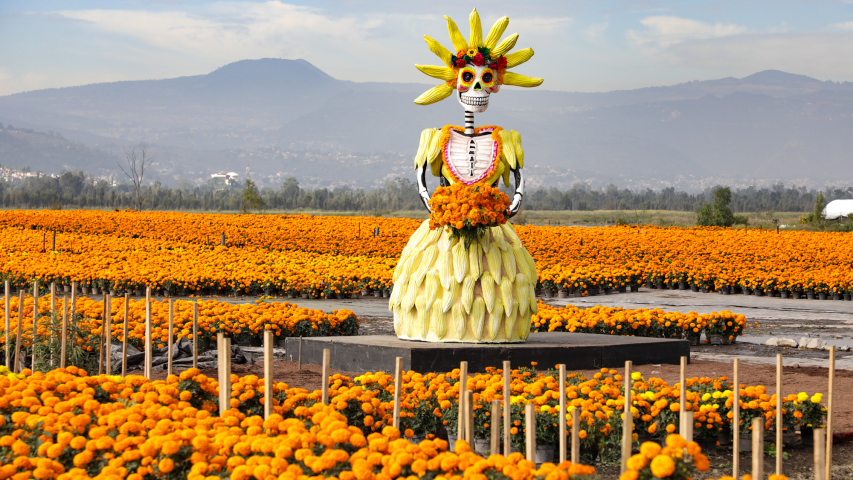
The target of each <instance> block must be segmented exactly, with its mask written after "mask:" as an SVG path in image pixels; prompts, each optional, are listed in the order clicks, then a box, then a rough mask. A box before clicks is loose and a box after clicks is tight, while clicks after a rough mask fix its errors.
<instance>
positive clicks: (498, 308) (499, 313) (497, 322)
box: [486, 304, 504, 341]
mask: <svg viewBox="0 0 853 480" xmlns="http://www.w3.org/2000/svg"><path fill="white" fill-rule="evenodd" d="M503 316H504V308H503V305H501V304H497V305H495V309H494V310H492V312H491V314H489V319H488V321H487V322H486V338H487V339H489V340H492V341H494V340H495V339H496V338H497V337H498V334H499V333H500V330H501V321H502V320H503Z"/></svg>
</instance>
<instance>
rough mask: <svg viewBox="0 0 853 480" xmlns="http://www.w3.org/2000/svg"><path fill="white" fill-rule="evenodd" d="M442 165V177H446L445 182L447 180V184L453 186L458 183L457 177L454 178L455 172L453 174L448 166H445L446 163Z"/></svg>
mask: <svg viewBox="0 0 853 480" xmlns="http://www.w3.org/2000/svg"><path fill="white" fill-rule="evenodd" d="M440 163H441V176H442V177H444V179H445V180H447V183H449V184H451V185H453V184H455V183H456V182H457V180H456V177H454V176H453V172H451V171H450V169H449V168H447V165H445V164H444V162H440Z"/></svg>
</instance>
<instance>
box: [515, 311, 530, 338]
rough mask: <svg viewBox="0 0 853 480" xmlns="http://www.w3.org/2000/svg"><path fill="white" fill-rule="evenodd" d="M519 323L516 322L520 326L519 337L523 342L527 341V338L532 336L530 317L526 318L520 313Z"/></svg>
mask: <svg viewBox="0 0 853 480" xmlns="http://www.w3.org/2000/svg"><path fill="white" fill-rule="evenodd" d="M518 319H519V321H517V322H516V325H517V326H518V327H517V328H518V336H519V338H521V339H522V340H527V337H529V336H530V315H529V314H528V315H527V316H524V315H522V314H521V312H519V313H518Z"/></svg>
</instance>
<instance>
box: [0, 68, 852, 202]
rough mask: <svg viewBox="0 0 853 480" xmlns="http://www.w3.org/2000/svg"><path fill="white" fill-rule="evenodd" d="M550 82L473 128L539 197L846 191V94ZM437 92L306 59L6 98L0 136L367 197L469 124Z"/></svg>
mask: <svg viewBox="0 0 853 480" xmlns="http://www.w3.org/2000/svg"><path fill="white" fill-rule="evenodd" d="M547 80H548V79H546V81H545V83H544V84H543V86H542V87H539V88H537V89H520V88H516V87H504V88H503V89H502V90H501V91H500V92H499V93H496V94H493V95H492V98H491V105H490V108H489V110H488V111H487V112H485V113H483V114H478V115H477V117H476V122H477V124H478V125H485V124H494V125H501V126H503V127H504V128H509V129H513V130H518V131H519V132H520V133H521V134H522V137H523V141H524V148H525V153H526V160H525V166H526V167H527V168H528V169H529V175H528V178H529V180H530V181H531V182H532V183H533V184H541V185H549V184H557V185H563V184H565V183H569V182H574V181H583V180H585V179H594V178H597V179H600V180H601V181H614V182H615V183H617V184H620V179H621V180H622V182H621V183H622V184H624V183H626V182H628V183H631V184H633V185H635V186H642V185H644V183H643V182H645V181H646V180H648V182H647V184H648V185H649V186H654V185H658V184H659V183H655V182H660V181H664V182H670V183H672V182H678V181H682V180H683V179H685V178H687V179H694V180H695V181H711V180H714V179H722V180H725V179H727V178H728V179H737V180H738V181H745V182H749V181H756V180H762V181H775V180H783V181H787V182H795V183H797V182H799V183H801V184H807V183H809V182H811V183H812V184H814V183H815V182H818V183H819V182H827V181H836V182H837V181H849V179H853V175H851V170H850V168H849V167H848V165H849V153H848V152H850V151H853V149H851V147H853V136H851V135H850V132H851V127H853V117H851V115H853V83H849V82H845V83H835V82H829V81H826V82H825V81H820V80H816V79H813V78H810V77H807V76H804V75H796V74H790V73H785V72H781V71H777V70H767V71H763V72H758V73H755V74H753V75H750V76H747V77H744V78H742V79H736V78H723V79H718V80H706V81H693V82H688V83H682V84H678V85H673V86H661V87H649V88H641V89H636V90H622V91H612V92H601V93H579V92H560V91H550V90H546V89H547V85H548V81H547ZM433 85H435V83H432V81H430V80H429V79H426V78H425V83H423V84H394V83H378V82H370V83H356V82H350V81H343V80H337V79H334V78H333V77H331V76H329V75H327V74H325V73H324V72H323V71H321V70H320V69H318V68H316V67H314V66H313V65H311V64H310V63H309V62H307V61H305V60H281V59H260V60H242V61H238V62H234V63H231V64H228V65H225V66H223V67H221V68H218V69H216V70H214V71H213V72H211V73H209V74H206V75H196V76H188V77H179V78H173V79H164V80H142V81H125V82H114V83H102V84H92V85H84V86H78V87H66V88H56V89H47V90H37V91H30V92H23V93H18V94H14V95H8V96H3V97H0V122H3V123H4V124H10V123H11V124H14V125H15V126H20V127H26V128H33V129H36V130H40V131H47V130H53V131H57V132H60V133H61V134H62V135H63V136H64V137H66V138H68V139H69V140H72V141H74V142H77V143H79V144H82V145H85V146H86V147H89V148H92V149H96V150H99V151H103V152H106V153H107V154H109V155H107V157H109V156H110V155H111V156H112V157H115V159H116V160H117V159H119V158H120V153H121V148H120V146H121V145H128V144H133V143H137V142H146V143H149V144H152V145H154V146H155V147H156V149H157V150H158V151H159V152H160V154H161V158H160V159H159V160H160V161H159V165H158V168H159V169H160V170H161V174H162V175H163V176H164V179H165V180H166V182H167V183H168V182H169V179H173V178H179V177H183V178H201V177H199V175H201V176H203V175H205V174H207V173H213V171H215V170H234V171H237V172H241V173H242V171H243V169H244V168H245V166H246V165H247V164H251V167H250V168H251V171H252V172H253V174H256V175H259V176H261V177H263V176H267V177H269V178H270V180H269V181H270V182H274V181H277V180H276V179H277V178H280V177H281V176H282V175H284V174H288V175H296V176H297V177H301V176H305V177H310V178H311V179H312V180H311V182H314V183H316V184H317V185H321V184H324V183H325V184H330V185H333V184H335V183H336V182H337V183H341V182H343V183H349V184H358V183H361V184H365V182H368V183H367V184H369V181H371V180H376V179H383V178H386V177H387V176H388V175H391V174H396V175H408V174H410V169H411V160H410V159H411V157H412V156H413V155H414V152H415V150H416V149H417V142H418V138H419V135H420V131H421V130H422V129H423V128H427V127H440V126H442V125H444V124H448V123H450V124H457V125H458V124H461V123H462V121H463V115H462V111H461V110H462V109H461V107H460V106H459V105H458V103H456V101H455V100H453V99H452V98H450V99H448V100H446V101H443V102H440V103H438V104H435V105H431V106H427V107H422V106H417V105H415V104H414V103H413V100H414V98H415V97H417V96H418V95H419V94H420V93H422V92H423V91H424V90H426V89H428V88H430V87H431V86H433ZM2 142H3V140H2V137H0V153H2V152H7V153H5V154H2V155H0V163H2V164H3V165H25V164H31V166H32V167H33V168H34V169H39V168H42V167H41V166H39V165H37V164H34V162H30V163H28V162H27V161H26V160H27V158H25V157H22V155H25V154H24V153H21V152H25V150H26V149H22V148H16V149H5V150H4V149H3V146H2ZM34 148H37V147H34ZM11 150H14V151H15V152H18V153H14V154H13V153H9V151H11ZM15 155H17V157H16V156H15ZM4 157H5V158H4ZM36 157H37V156H36ZM93 157H97V158H92V161H91V162H87V163H88V164H87V165H71V164H62V165H63V167H64V168H85V169H87V170H91V171H93V172H94V173H98V174H107V173H110V172H112V173H114V172H116V171H117V170H118V168H117V166H116V165H115V163H114V162H112V161H106V160H104V158H102V156H97V155H93ZM34 158H35V157H34ZM51 158H55V155H54V156H52V157H51ZM75 162H78V163H79V161H78V160H75ZM54 164H56V162H51V165H45V168H44V170H45V171H46V172H48V173H50V171H49V170H55V169H56V165H54ZM679 179H681V180H679ZM311 182H309V184H311ZM660 185H663V184H660Z"/></svg>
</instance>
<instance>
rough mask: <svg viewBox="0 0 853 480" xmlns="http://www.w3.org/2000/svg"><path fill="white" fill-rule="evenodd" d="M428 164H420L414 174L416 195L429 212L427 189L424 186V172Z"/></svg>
mask: <svg viewBox="0 0 853 480" xmlns="http://www.w3.org/2000/svg"><path fill="white" fill-rule="evenodd" d="M427 168H428V165H421V166H420V167H417V168H416V169H415V172H416V176H417V177H418V195H419V196H420V197H421V201H422V202H423V203H424V207H426V209H427V210H428V211H430V212H432V209H431V208H429V198H430V194H429V190H427V186H426V172H427Z"/></svg>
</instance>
